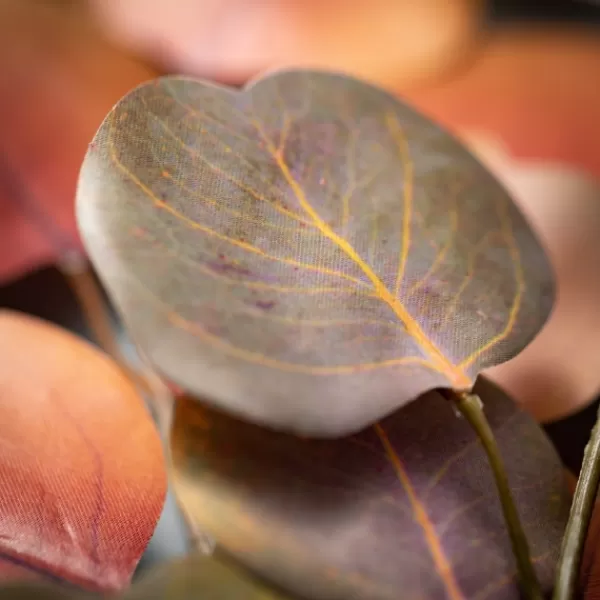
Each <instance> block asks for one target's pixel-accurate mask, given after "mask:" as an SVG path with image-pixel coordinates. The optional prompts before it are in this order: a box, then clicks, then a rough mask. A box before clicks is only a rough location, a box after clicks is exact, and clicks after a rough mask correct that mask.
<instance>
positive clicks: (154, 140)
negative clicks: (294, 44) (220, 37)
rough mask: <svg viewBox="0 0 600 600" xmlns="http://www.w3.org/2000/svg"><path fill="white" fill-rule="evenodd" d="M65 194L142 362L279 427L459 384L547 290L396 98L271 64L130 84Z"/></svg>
mask: <svg viewBox="0 0 600 600" xmlns="http://www.w3.org/2000/svg"><path fill="white" fill-rule="evenodd" d="M77 206H78V215H79V216H78V220H79V224H80V228H81V231H82V234H83V237H84V238H85V243H86V246H87V248H88V250H89V253H90V255H91V258H92V260H93V262H94V263H95V265H96V266H97V268H98V270H99V272H100V274H101V276H102V278H103V280H104V281H105V283H106V285H107V287H108V289H109V291H110V292H111V294H112V296H113V297H114V299H115V301H116V304H117V306H118V307H119V309H120V311H121V312H122V314H123V315H124V318H125V321H126V323H127V324H128V326H129V328H130V330H131V331H132V332H133V334H134V336H135V338H136V339H137V340H138V342H139V344H140V345H141V347H142V348H143V349H144V350H145V352H146V353H147V355H148V357H149V358H150V360H151V361H152V362H153V363H154V364H155V365H156V366H157V368H158V369H160V370H161V372H162V373H163V374H164V375H166V376H167V378H169V379H172V380H173V381H175V382H176V383H178V384H180V385H181V386H182V387H184V388H186V389H187V390H191V391H192V392H193V393H195V394H197V395H199V396H202V397H204V398H206V399H207V400H208V401H211V402H214V403H216V404H218V405H220V406H222V407H226V408H227V409H228V410H230V411H234V412H235V413H238V414H240V415H243V416H244V417H246V418H249V419H252V420H255V421H258V422H262V423H267V424H269V425H272V426H276V427H283V428H287V429H293V430H296V431H298V432H301V433H307V434H312V435H324V436H327V435H329V436H330V435H339V434H343V433H347V432H350V431H355V430H357V429H359V428H361V427H363V426H364V425H366V424H368V423H371V422H373V421H374V420H376V419H377V418H379V417H381V416H382V415H383V414H387V413H389V412H390V411H392V410H393V409H394V408H396V407H398V406H401V405H404V404H406V403H407V402H409V401H411V400H413V399H414V398H415V397H417V396H419V395H420V394H422V393H423V392H425V391H427V390H430V389H433V388H437V387H451V388H455V389H470V388H471V387H472V385H473V382H474V379H475V377H476V374H477V372H478V371H479V369H480V368H482V367H485V366H488V365H492V364H496V363H499V362H502V361H503V360H506V359H508V358H510V357H512V356H513V355H515V354H516V353H517V352H518V351H519V350H521V349H522V348H523V347H524V346H525V345H526V344H527V343H528V342H529V341H530V340H531V338H532V337H533V336H534V335H535V333H536V332H537V331H538V329H539V328H540V327H541V325H542V324H543V323H544V321H545V320H546V318H547V316H548V313H549V311H550V308H551V304H552V295H553V286H552V276H551V271H550V269H549V266H548V263H547V260H546V257H545V255H544V253H543V251H542V249H541V247H540V246H539V244H538V242H537V240H536V238H535V237H534V235H533V234H532V233H531V231H530V230H529V227H528V225H527V223H526V222H525V220H524V218H523V217H522V215H521V213H520V212H519V211H518V210H517V208H516V207H515V206H514V205H513V203H512V201H511V199H510V198H509V197H508V195H507V194H506V193H505V191H504V190H503V188H502V187H501V186H500V185H499V184H498V183H497V182H496V180H495V179H494V178H493V177H492V176H491V175H490V174H489V173H488V172H487V171H486V170H485V169H484V168H483V167H482V166H481V165H480V164H479V163H478V162H477V161H476V160H475V159H474V158H473V157H472V156H471V155H470V154H469V153H468V152H467V151H466V150H464V149H463V147H462V146H461V145H460V144H459V143H458V142H457V141H456V140H454V139H453V138H452V137H451V136H450V135H449V134H447V133H446V132H445V131H443V130H441V129H440V128H438V127H437V126H436V125H434V124H432V123H431V122H429V121H428V120H427V119H425V118H424V117H422V116H421V115H419V114H418V113H416V112H415V111H413V110H412V109H410V108H409V107H408V106H406V105H404V104H402V103H401V102H399V101H398V100H396V99H395V98H393V97H392V96H390V95H388V94H386V93H385V92H383V91H381V90H379V89H377V88H374V87H371V86H369V85H367V84H365V83H362V82H360V81H357V80H354V79H351V78H348V77H344V76H340V75H335V74H330V73H325V72H318V71H287V72H279V73H276V74H274V75H271V76H268V77H265V78H263V79H260V80H258V81H257V82H255V83H254V84H252V85H250V86H249V87H247V88H246V89H245V91H243V92H241V93H240V92H235V91H232V90H229V89H226V88H223V87H218V86H213V85H210V84H206V83H202V82H199V81H194V80H189V79H183V78H176V77H172V78H164V79H159V80H157V81H156V82H154V83H149V84H146V85H143V86H141V87H139V88H137V89H136V90H134V91H133V92H131V93H130V94H129V95H127V96H126V97H125V98H124V99H123V100H122V101H121V102H120V103H119V104H118V105H117V107H116V108H115V109H114V110H113V111H112V112H111V113H110V114H109V116H108V117H107V119H106V120H105V122H104V123H103V125H102V127H101V128H100V130H99V132H98V134H97V135H96V137H95V139H94V141H93V143H92V144H91V146H90V149H89V151H88V154H87V156H86V159H85V161H84V164H83V167H82V172H81V176H80V181H79V187H78V202H77Z"/></svg>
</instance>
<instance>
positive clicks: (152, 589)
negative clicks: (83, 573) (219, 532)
mask: <svg viewBox="0 0 600 600" xmlns="http://www.w3.org/2000/svg"><path fill="white" fill-rule="evenodd" d="M0 594H2V600H85V599H87V598H89V596H88V595H84V594H77V593H74V592H71V591H70V590H67V589H64V588H60V587H58V586H55V585H47V584H46V585H44V584H30V583H26V584H24V583H21V584H13V585H10V586H5V587H0ZM116 598H118V599H119V600H197V599H198V598H201V599H202V600H292V599H291V597H289V596H285V595H283V594H281V593H279V592H277V591H275V590H274V589H271V588H269V587H267V586H266V585H265V584H264V583H262V582H260V581H258V580H257V579H255V578H253V577H252V576H250V575H249V574H248V573H246V572H245V570H243V569H242V568H240V567H239V566H238V565H235V564H233V563H232V562H231V561H230V560H227V559H224V558H222V557H214V556H212V557H206V556H202V555H191V556H186V557H185V558H183V559H180V560H175V561H172V562H169V563H166V564H163V565H160V566H159V567H158V568H156V569H153V571H152V572H151V573H150V574H148V575H147V576H145V577H144V578H143V579H142V580H141V581H139V582H138V583H136V584H134V585H133V586H132V587H131V588H130V589H128V590H127V591H125V592H124V593H123V594H121V595H120V596H117V597H116Z"/></svg>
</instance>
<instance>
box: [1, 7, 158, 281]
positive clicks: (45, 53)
mask: <svg viewBox="0 0 600 600" xmlns="http://www.w3.org/2000/svg"><path fill="white" fill-rule="evenodd" d="M80 6H81V3H63V2H39V1H37V0H19V1H18V2H11V1H2V2H0V73H1V74H2V76H1V77H0V155H1V160H0V283H2V282H4V281H5V280H8V279H11V278H13V277H16V276H18V275H20V274H21V273H22V272H23V271H27V270H30V269H34V268H36V267H38V266H40V265H43V264H49V263H52V262H54V261H55V259H56V258H57V256H56V254H57V252H60V251H64V249H65V248H69V247H74V248H78V247H79V238H78V235H77V229H76V225H75V216H74V199H75V184H76V180H77V173H78V171H79V167H80V165H81V161H82V160H83V156H84V154H85V151H86V148H87V144H88V143H89V140H90V139H91V137H92V136H93V134H94V132H95V131H96V129H97V128H98V126H99V125H100V123H101V121H102V118H103V117H104V115H105V114H106V111H108V110H109V109H110V108H111V106H112V105H113V104H114V103H115V102H116V101H117V100H118V99H119V98H120V97H121V95H122V94H124V93H125V92H126V91H127V90H128V89H130V88H131V87H132V86H134V85H136V84H137V83H139V82H141V81H143V80H145V79H149V78H151V77H153V76H154V75H153V72H152V71H150V70H149V69H148V68H146V67H144V66H143V65H141V64H140V63H138V62H136V61H134V60H132V59H130V58H128V57H126V56H125V55H123V54H122V53H120V52H118V51H116V50H114V49H113V48H111V47H110V46H109V45H108V44H107V43H106V42H104V41H102V38H101V36H100V35H99V33H98V32H97V31H96V30H95V28H94V27H93V26H92V24H91V22H90V20H89V18H88V17H87V16H86V15H85V14H83V12H82V11H81V10H80V9H79V8H77V7H80ZM74 7H75V8H74Z"/></svg>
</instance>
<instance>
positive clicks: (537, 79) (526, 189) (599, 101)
mask: <svg viewBox="0 0 600 600" xmlns="http://www.w3.org/2000/svg"><path fill="white" fill-rule="evenodd" d="M599 71H600V40H599V39H598V36H597V35H596V34H595V33H594V32H593V31H591V30H590V31H586V30H578V31H576V30H571V31H569V30H568V29H567V28H565V27H561V28H543V29H540V30H536V29H534V28H530V27H528V28H521V29H520V30H512V31H511V30H507V31H505V32H504V33H502V34H498V35H496V36H494V37H493V38H492V39H491V40H490V43H489V44H488V46H487V48H486V49H485V51H484V52H482V53H481V55H480V57H479V59H478V60H477V61H475V63H474V64H473V66H472V68H471V69H469V70H468V71H466V72H465V73H464V74H463V75H462V76H459V77H456V78H454V79H453V80H452V81H449V82H447V83H446V84H444V85H434V86H430V87H428V88H427V89H421V90H417V91H414V90H413V91H410V90H409V91H408V92H405V93H406V95H407V97H408V99H409V100H410V101H411V102H414V103H415V104H416V105H417V106H418V107H419V108H420V109H422V110H424V111H425V112H427V113H428V114H430V115H431V116H433V117H434V118H436V119H438V120H439V121H440V122H442V123H444V124H446V125H447V126H449V127H450V128H451V129H452V130H454V131H456V132H458V133H459V134H460V135H461V137H463V138H464V139H465V140H466V141H467V142H468V143H469V145H470V147H471V148H472V150H473V151H474V152H475V153H476V154H477V155H478V156H480V157H481V158H482V160H484V162H485V163H486V164H487V165H488V166H489V167H490V168H491V169H492V170H493V171H494V172H495V173H496V175H498V177H500V179H501V181H503V182H504V183H505V185H507V186H508V189H509V190H510V191H511V192H512V194H513V195H514V197H515V199H516V200H517V201H518V203H519V205H520V206H521V208H522V209H523V210H524V212H525V214H526V215H527V216H528V217H529V218H530V220H531V223H532V226H533V227H534V229H535V230H536V231H537V232H538V233H539V235H540V237H541V238H542V240H543V242H545V244H546V248H547V249H548V252H549V255H550V258H551V260H552V262H553V265H554V267H555V270H556V277H557V283H558V286H559V288H560V293H559V294H558V298H557V303H556V306H555V310H554V312H553V314H552V316H551V318H550V320H549V322H548V324H547V326H546V327H545V328H544V330H543V331H542V332H541V334H540V335H539V336H538V337H537V338H536V340H535V341H534V342H533V343H532V344H531V345H530V346H529V347H528V348H527V349H525V351H524V352H523V353H522V354H521V355H519V357H517V358H516V359H515V360H514V361H511V362H509V363H506V364H505V365H502V366H501V367H499V368H495V369H494V372H493V373H490V376H493V377H494V378H495V379H496V380H497V381H498V382H499V383H501V385H502V386H503V387H504V388H505V389H507V390H508V391H509V392H510V393H511V395H512V396H513V397H515V398H516V399H518V400H519V401H520V402H522V403H523V404H524V405H525V406H527V408H528V410H531V411H532V412H533V413H534V414H535V416H536V417H537V418H538V419H543V420H553V419H556V418H560V417H562V416H564V415H566V414H567V413H569V412H572V411H574V410H576V409H577V408H579V407H581V406H582V405H584V404H586V403H588V402H590V401H591V400H592V399H593V398H594V397H595V396H596V395H597V393H598V390H599V389H600V354H599V353H598V352H597V347H598V336H597V333H596V332H597V331H599V330H600V312H599V311H598V310H597V307H598V303H599V302H600V276H599V275H598V268H597V265H598V263H599V262H600V238H599V237H598V228H599V227H600V202H599V201H598V199H599V198H600V88H599V86H598V85H597V78H596V77H595V76H594V74H595V73H598V72H599Z"/></svg>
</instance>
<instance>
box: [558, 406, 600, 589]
mask: <svg viewBox="0 0 600 600" xmlns="http://www.w3.org/2000/svg"><path fill="white" fill-rule="evenodd" d="M599 484H600V411H599V412H598V416H597V419H596V425H595V426H594V429H593V430H592V434H591V436H590V440H589V442H588V443H587V445H586V447H585V452H584V455H583V464H582V467H581V472H580V474H579V479H578V480H577V486H576V488H575V496H574V498H573V504H572V505H571V512H570V514H569V521H568V522H567V528H566V530H565V536H564V538H563V543H562V548H561V551H560V558H559V560H558V570H557V575H556V584H555V587H554V595H553V600H573V598H575V597H576V595H577V587H578V581H579V570H580V565H581V557H582V555H583V550H584V546H585V540H586V537H587V532H588V528H589V524H590V520H591V518H592V512H593V510H594V504H595V500H596V495H597V493H598V485H599Z"/></svg>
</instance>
